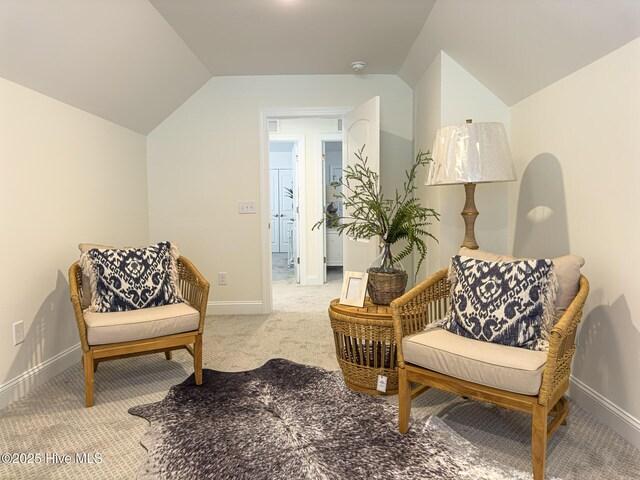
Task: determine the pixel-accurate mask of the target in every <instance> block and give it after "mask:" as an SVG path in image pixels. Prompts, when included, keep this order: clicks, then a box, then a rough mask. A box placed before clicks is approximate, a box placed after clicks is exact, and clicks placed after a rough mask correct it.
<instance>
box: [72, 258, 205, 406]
mask: <svg viewBox="0 0 640 480" xmlns="http://www.w3.org/2000/svg"><path fill="white" fill-rule="evenodd" d="M178 276H179V284H180V289H181V292H182V296H183V297H184V299H185V300H186V301H187V302H188V303H189V304H190V306H191V307H193V308H194V309H195V310H196V311H197V313H199V322H197V323H196V325H197V328H195V329H193V330H191V331H187V332H180V333H173V334H170V335H164V336H155V337H152V338H148V337H147V338H142V339H136V340H131V341H120V342H116V343H106V344H105V343H100V344H94V345H92V344H90V343H89V339H88V335H87V330H88V326H87V323H86V321H85V315H84V313H83V310H82V305H81V298H82V289H83V288H88V285H83V284H82V269H81V268H80V265H79V263H78V262H75V263H74V264H73V265H71V268H69V286H70V291H71V303H72V304H73V310H74V313H75V316H76V322H77V324H78V333H79V334H80V344H81V346H82V352H83V354H82V361H83V364H84V379H85V398H86V406H87V407H91V406H92V405H93V384H94V372H95V371H96V370H97V368H98V363H100V362H103V361H106V360H115V359H117V358H125V357H132V356H136V355H145V354H148V353H159V352H164V353H165V356H166V358H167V360H171V352H172V351H173V350H179V349H182V348H184V349H186V350H187V351H188V352H189V353H190V354H191V356H192V357H193V367H194V371H195V382H196V384H197V385H200V384H202V331H203V329H204V319H205V316H206V313H207V299H208V297H209V282H208V281H207V280H205V278H204V277H203V276H202V275H201V274H200V272H198V270H197V269H196V267H195V266H194V265H193V264H192V263H191V262H190V261H189V260H188V259H187V258H185V257H179V258H178ZM156 308H164V307H156ZM143 310H147V311H148V310H153V309H152V308H149V309H143ZM139 311H142V310H139ZM127 313H128V312H127ZM104 315H110V314H104ZM194 315H196V313H195V312H194ZM160 320H162V319H160ZM194 321H195V320H194Z"/></svg>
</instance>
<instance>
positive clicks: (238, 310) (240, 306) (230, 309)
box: [207, 300, 262, 315]
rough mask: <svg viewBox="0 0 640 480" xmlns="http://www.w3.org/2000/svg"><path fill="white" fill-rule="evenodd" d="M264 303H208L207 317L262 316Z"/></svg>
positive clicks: (254, 301) (259, 301) (256, 301)
mask: <svg viewBox="0 0 640 480" xmlns="http://www.w3.org/2000/svg"><path fill="white" fill-rule="evenodd" d="M261 314H262V301H261V300H251V301H239V302H238V301H235V302H234V301H223V300H215V301H209V302H208V303H207V315H261Z"/></svg>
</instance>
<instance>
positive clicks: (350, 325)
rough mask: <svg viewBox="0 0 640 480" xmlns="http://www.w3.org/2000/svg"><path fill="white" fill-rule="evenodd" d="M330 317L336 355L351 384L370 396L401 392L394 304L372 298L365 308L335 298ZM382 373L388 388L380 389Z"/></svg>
mask: <svg viewBox="0 0 640 480" xmlns="http://www.w3.org/2000/svg"><path fill="white" fill-rule="evenodd" d="M329 318H330V319H331V328H332V329H333V338H334V341H335V345H336V357H337V359H338V363H339V364H340V368H341V369H342V374H343V375H344V381H345V383H346V384H347V386H348V387H349V388H351V389H353V390H355V391H357V392H360V393H367V394H369V395H395V394H397V393H398V370H397V363H396V352H397V348H396V340H395V333H394V330H393V321H392V320H391V307H389V306H388V305H376V304H374V303H371V301H370V300H369V298H367V300H366V301H365V304H364V307H350V306H348V305H340V303H339V300H338V299H335V300H332V301H331V305H330V306H329ZM378 375H384V376H386V377H387V391H386V392H385V393H382V392H380V391H378V390H376V385H377V382H378Z"/></svg>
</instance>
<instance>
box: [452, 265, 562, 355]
mask: <svg viewBox="0 0 640 480" xmlns="http://www.w3.org/2000/svg"><path fill="white" fill-rule="evenodd" d="M449 278H450V280H451V308H450V310H449V312H448V313H447V315H446V316H445V318H444V321H443V322H442V327H443V328H444V329H446V330H449V331H450V332H453V333H456V334H458V335H462V336H465V337H468V338H474V339H477V340H484V341H487V342H493V343H500V344H503V345H510V346H513V347H524V348H528V349H531V350H542V351H546V350H548V349H549V332H550V330H551V328H552V326H553V311H554V307H553V304H554V301H555V295H556V290H557V287H558V284H557V281H556V278H555V274H554V269H553V262H552V261H551V260H520V261H513V262H485V261H482V260H478V259H475V258H470V257H464V256H460V255H456V256H454V257H453V258H452V259H451V266H450V269H449Z"/></svg>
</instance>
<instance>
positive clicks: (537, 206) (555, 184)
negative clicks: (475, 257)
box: [513, 153, 570, 258]
mask: <svg viewBox="0 0 640 480" xmlns="http://www.w3.org/2000/svg"><path fill="white" fill-rule="evenodd" d="M569 248H570V244H569V227H568V224H567V205H566V201H565V193H564V179H563V176H562V167H561V166H560V162H559V161H558V159H557V158H556V157H554V156H553V155H551V154H550V153H541V154H540V155H538V156H537V157H535V158H534V159H533V160H532V161H531V162H530V163H529V165H528V166H527V168H526V169H525V171H524V173H523V174H522V180H521V182H520V194H519V197H518V213H517V217H516V229H515V238H514V241H513V256H515V257H531V258H553V257H558V256H561V255H566V254H568V253H570V251H569Z"/></svg>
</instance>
